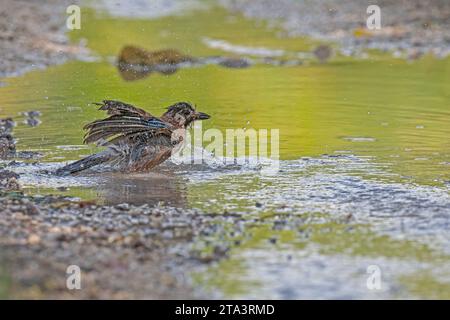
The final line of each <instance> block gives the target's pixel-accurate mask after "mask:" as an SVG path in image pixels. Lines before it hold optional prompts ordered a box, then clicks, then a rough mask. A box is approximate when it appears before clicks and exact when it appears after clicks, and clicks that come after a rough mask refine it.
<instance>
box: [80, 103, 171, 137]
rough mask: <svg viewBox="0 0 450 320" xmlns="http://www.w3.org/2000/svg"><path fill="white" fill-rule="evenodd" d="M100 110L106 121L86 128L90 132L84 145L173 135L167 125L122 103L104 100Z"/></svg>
mask: <svg viewBox="0 0 450 320" xmlns="http://www.w3.org/2000/svg"><path fill="white" fill-rule="evenodd" d="M95 104H96V105H99V106H100V108H99V110H105V111H106V112H107V114H108V115H110V116H109V117H108V118H106V119H102V120H96V121H94V122H91V123H88V124H87V125H85V126H84V129H85V130H88V131H87V132H86V134H85V136H84V143H86V144H87V143H97V144H102V145H103V144H106V143H117V142H119V141H120V140H123V139H135V138H139V137H142V138H145V139H148V138H150V137H153V136H155V135H159V134H169V135H170V134H171V130H170V127H169V125H168V124H167V123H165V122H163V121H161V120H160V119H158V118H156V117H154V116H152V115H151V114H149V113H147V112H146V111H144V110H142V109H139V108H136V107H134V106H132V105H130V104H126V103H123V102H120V101H113V100H104V101H103V103H95Z"/></svg>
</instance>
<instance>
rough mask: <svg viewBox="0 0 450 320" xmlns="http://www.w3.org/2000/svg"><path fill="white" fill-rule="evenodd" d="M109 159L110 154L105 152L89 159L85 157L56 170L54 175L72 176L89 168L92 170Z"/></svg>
mask: <svg viewBox="0 0 450 320" xmlns="http://www.w3.org/2000/svg"><path fill="white" fill-rule="evenodd" d="M110 159H111V154H109V153H106V152H100V153H96V154H93V155H91V156H89V157H86V158H84V159H81V160H78V161H75V162H72V163H70V164H68V165H66V166H64V167H62V168H59V169H58V170H56V172H55V174H56V175H59V176H67V175H70V174H74V173H77V172H80V171H83V170H86V169H89V168H92V167H94V166H96V165H99V164H101V163H104V162H106V161H108V160H110Z"/></svg>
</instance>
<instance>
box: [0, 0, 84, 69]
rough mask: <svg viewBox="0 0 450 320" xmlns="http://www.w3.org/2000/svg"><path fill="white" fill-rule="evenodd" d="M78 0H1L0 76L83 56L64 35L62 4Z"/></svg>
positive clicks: (79, 46)
mask: <svg viewBox="0 0 450 320" xmlns="http://www.w3.org/2000/svg"><path fill="white" fill-rule="evenodd" d="M77 3H78V1H72V0H70V1H68V0H63V1H57V0H38V1H26V0H19V1H18V0H3V1H2V4H1V6H0V56H1V57H2V59H1V60H0V77H6V76H14V75H19V74H21V73H24V72H26V71H29V70H33V69H37V68H44V67H46V66H49V65H52V64H60V63H64V62H65V61H67V60H68V59H74V58H82V57H86V56H87V49H85V48H84V47H83V46H82V45H81V44H71V43H69V40H68V37H67V36H66V32H67V28H66V18H67V14H66V8H67V6H69V5H70V4H77Z"/></svg>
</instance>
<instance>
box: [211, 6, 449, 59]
mask: <svg viewBox="0 0 450 320" xmlns="http://www.w3.org/2000/svg"><path fill="white" fill-rule="evenodd" d="M220 3H221V4H222V5H223V6H225V7H226V8H228V9H230V10H232V11H236V12H240V13H243V14H244V15H245V16H247V17H250V18H257V19H264V20H268V21H269V22H270V24H271V25H272V26H276V27H281V28H282V29H283V30H284V31H283V32H281V33H280V36H288V37H298V36H309V37H312V38H316V39H321V40H325V41H333V42H337V43H338V44H339V45H340V46H341V52H342V53H343V54H346V55H358V54H359V53H360V50H363V49H380V50H383V51H390V52H393V53H394V54H395V55H396V56H403V57H407V58H411V59H414V58H417V57H420V56H421V55H422V54H426V53H432V54H433V55H435V56H437V57H446V56H448V55H449V54H450V36H449V33H448V28H449V27H450V3H449V2H448V1H446V0H426V1H423V0H414V1H411V0H404V1H393V0H377V1H371V2H370V4H371V5H378V6H380V9H381V26H382V28H381V30H374V31H371V30H368V29H367V27H366V19H367V17H368V14H367V13H366V10H367V6H368V5H369V4H368V3H365V2H360V1H355V0H344V1H342V0H341V1H336V0H319V1H312V2H311V1H292V0H280V1H276V2H275V1H270V0H256V1H253V0H252V1H250V0H220Z"/></svg>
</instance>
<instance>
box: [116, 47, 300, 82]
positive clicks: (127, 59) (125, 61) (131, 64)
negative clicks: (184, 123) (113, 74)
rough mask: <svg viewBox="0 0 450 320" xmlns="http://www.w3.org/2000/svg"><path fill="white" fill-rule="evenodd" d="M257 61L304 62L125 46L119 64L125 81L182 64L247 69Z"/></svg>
mask: <svg viewBox="0 0 450 320" xmlns="http://www.w3.org/2000/svg"><path fill="white" fill-rule="evenodd" d="M257 63H260V64H265V65H274V66H295V65H301V64H302V61H301V60H299V59H290V60H286V59H283V58H273V57H271V56H267V57H262V58H260V59H250V58H248V57H240V56H233V57H224V56H210V57H197V58H194V57H191V56H188V55H184V54H183V53H181V52H180V51H178V50H175V49H163V50H158V51H147V50H145V49H142V48H138V47H135V46H125V47H124V48H123V49H122V50H121V52H120V54H119V57H118V63H117V68H118V70H119V74H120V76H121V77H122V78H123V79H124V80H125V81H134V80H140V79H143V78H145V77H147V76H149V75H150V74H152V73H154V72H158V73H161V74H164V75H172V74H174V73H175V72H176V71H177V70H178V69H181V68H192V67H199V66H204V65H209V64H214V65H219V66H222V67H225V68H229V69H244V68H248V67H250V66H251V65H253V64H257Z"/></svg>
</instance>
